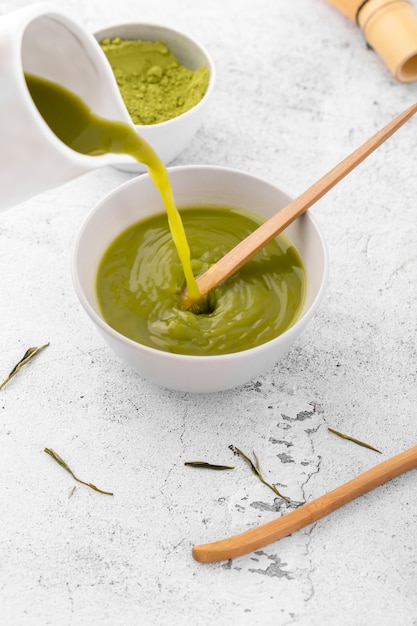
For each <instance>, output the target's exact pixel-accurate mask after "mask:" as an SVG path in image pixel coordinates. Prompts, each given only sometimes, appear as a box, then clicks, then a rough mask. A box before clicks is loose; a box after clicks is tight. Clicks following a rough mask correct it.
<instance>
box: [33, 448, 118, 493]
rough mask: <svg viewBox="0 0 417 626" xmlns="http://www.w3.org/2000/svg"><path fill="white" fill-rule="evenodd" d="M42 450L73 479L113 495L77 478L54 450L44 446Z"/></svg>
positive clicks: (95, 489) (100, 491)
mask: <svg viewBox="0 0 417 626" xmlns="http://www.w3.org/2000/svg"><path fill="white" fill-rule="evenodd" d="M44 452H46V454H49V455H50V456H51V457H52V458H53V459H54V460H55V461H56V462H57V463H58V465H60V466H61V467H63V468H64V469H65V470H66V471H67V472H68V473H69V474H71V476H72V477H73V479H74V480H76V481H77V482H78V483H81V484H82V485H87V487H90V489H94V491H98V492H99V493H104V494H105V495H106V496H112V495H113V494H112V493H111V492H110V491H103V490H102V489H99V488H98V487H96V486H95V485H93V484H92V483H86V482H85V481H84V480H80V479H79V478H77V477H76V475H75V474H74V472H73V471H72V469H71V468H70V467H69V466H68V465H67V463H66V462H65V461H64V459H62V458H61V457H60V456H59V454H57V453H56V452H54V451H53V450H52V449H51V448H45V449H44Z"/></svg>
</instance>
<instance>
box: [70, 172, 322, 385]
mask: <svg viewBox="0 0 417 626" xmlns="http://www.w3.org/2000/svg"><path fill="white" fill-rule="evenodd" d="M168 172H169V176H170V180H171V184H172V189H173V192H174V196H175V199H176V202H177V205H178V206H179V207H181V206H186V205H188V206H190V205H199V204H200V205H202V204H211V205H215V204H216V205H220V206H222V205H223V206H234V207H239V208H242V209H246V210H249V211H252V212H254V213H258V214H260V215H262V216H264V217H266V218H268V217H271V216H272V215H274V214H275V213H276V212H277V211H278V210H279V209H280V208H282V207H283V206H285V205H286V204H287V203H288V202H289V200H290V198H289V197H288V196H287V195H286V194H284V193H283V192H282V191H280V190H279V189H278V188H277V187H274V186H273V185H271V184H269V183H267V182H264V181H262V180H260V179H258V178H254V177H253V176H250V175H248V174H244V173H242V172H239V171H236V170H232V169H227V168H222V167H208V166H198V165H191V166H179V167H173V168H170V169H169V170H168ZM161 211H164V208H163V205H162V203H161V200H160V197H159V194H158V192H157V190H156V188H155V186H154V185H153V183H152V182H151V179H150V178H149V176H148V175H147V174H145V175H143V176H138V177H136V178H134V179H133V180H131V181H129V182H127V183H125V184H123V185H121V186H120V187H118V188H117V189H115V190H114V191H112V192H111V193H109V194H108V195H107V196H106V197H105V198H103V200H101V202H99V203H98V204H97V205H96V207H95V208H94V209H93V210H92V212H91V213H90V214H89V215H88V217H87V218H86V220H85V222H84V224H83V226H82V228H81V231H80V233H79V236H78V239H77V242H76V245H75V250H74V256H73V266H72V273H73V281H74V286H75V290H76V293H77V295H78V297H79V299H80V302H81V304H82V306H83V307H84V309H85V310H86V312H87V313H88V315H89V316H90V318H91V319H92V321H93V322H94V324H95V325H96V327H97V329H98V330H99V332H100V333H101V334H102V336H103V337H104V339H105V340H106V342H107V343H108V344H109V346H110V347H111V348H112V349H113V350H114V352H115V353H116V354H117V355H118V356H119V357H120V358H121V359H122V360H123V361H125V362H126V363H127V364H128V365H129V366H130V367H131V368H133V369H134V370H135V371H137V372H138V373H139V374H140V375H141V376H143V377H144V378H146V379H148V380H150V381H152V382H154V383H157V384H158V385H161V386H164V387H168V388H171V389H177V390H181V391H190V392H212V391H221V390H225V389H230V388H233V387H236V386H238V385H241V384H243V383H246V382H248V381H250V380H252V379H253V378H255V377H256V376H258V375H259V374H260V373H261V372H263V371H265V370H267V369H269V368H271V367H272V366H273V365H274V364H275V363H276V362H277V361H278V360H279V359H281V358H282V357H283V356H284V354H285V353H286V352H287V350H288V349H289V348H290V346H291V345H292V344H293V343H294V341H295V340H296V339H297V338H298V336H299V335H300V333H301V331H302V330H303V329H304V328H305V326H306V324H307V323H308V322H309V321H310V320H311V318H312V317H313V315H314V313H315V312H316V309H317V307H318V305H319V302H320V300H321V298H322V296H323V293H324V290H325V286H326V283H327V276H328V266H329V262H328V254H327V248H326V245H325V242H324V240H323V237H322V235H321V234H320V231H319V228H318V226H317V224H316V223H315V221H314V219H313V218H312V216H311V215H310V214H309V213H306V214H305V215H303V216H302V217H300V218H299V219H297V220H296V221H295V222H294V223H293V224H291V225H290V226H289V227H288V228H287V229H286V231H285V232H286V234H287V235H288V237H289V238H290V239H291V241H292V242H293V244H294V245H295V246H296V248H297V249H298V252H299V253H300V255H301V257H302V260H303V263H304V266H305V270H306V281H307V293H306V298H305V303H304V308H303V311H302V313H301V315H300V317H299V318H298V320H297V321H296V322H295V324H294V325H293V326H292V327H291V328H289V329H288V330H286V331H285V332H284V333H283V334H281V335H280V336H279V337H276V338H275V339H272V340H271V341H268V342H267V343H265V344H263V345H260V346H258V347H256V348H251V349H248V350H244V351H242V352H236V353H233V354H226V355H219V356H187V355H180V354H172V353H169V352H163V351H159V350H156V349H153V348H149V347H147V346H144V345H141V344H139V343H136V342H134V341H132V340H131V339H127V338H126V337H124V336H123V335H121V334H120V333H119V332H117V331H116V330H114V329H113V328H111V327H110V326H109V325H108V324H107V323H106V322H105V321H104V320H103V318H102V316H101V314H100V309H99V306H98V304H97V300H96V293H95V280H96V272H97V268H98V264H99V261H100V259H101V257H102V255H103V253H104V251H105V250H106V248H107V247H108V246H109V244H110V243H111V242H112V241H113V239H114V238H115V237H116V236H117V235H118V234H119V233H121V232H122V231H123V230H124V229H126V228H127V227H128V226H130V225H131V224H134V223H135V222H137V221H139V220H140V219H142V218H144V217H146V216H149V215H151V214H153V213H160V212H161Z"/></svg>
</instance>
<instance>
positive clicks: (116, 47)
mask: <svg viewBox="0 0 417 626" xmlns="http://www.w3.org/2000/svg"><path fill="white" fill-rule="evenodd" d="M100 46H101V48H102V50H103V51H104V53H105V55H106V57H107V59H108V61H109V63H110V65H111V67H112V69H113V72H114V75H115V77H116V80H117V84H118V86H119V89H120V93H121V94H122V98H123V100H124V102H125V105H126V108H127V110H128V111H129V113H130V116H131V118H132V120H133V122H134V123H135V124H141V125H147V124H158V123H159V122H165V121H166V120H169V119H172V118H173V117H177V116H178V115H181V114H182V113H185V112H186V111H188V110H189V109H191V108H192V107H193V106H195V105H196V104H197V103H198V102H200V100H201V99H202V98H203V96H204V94H205V93H206V91H207V86H208V83H209V71H208V69H207V67H205V66H202V67H199V68H198V69H197V70H195V71H192V70H190V69H188V68H186V67H184V66H183V65H181V64H180V63H179V62H178V60H177V59H176V58H175V57H174V56H173V55H172V54H171V52H170V51H169V49H168V48H167V46H166V44H165V43H164V42H162V41H141V40H130V39H120V37H116V38H115V39H103V40H102V41H101V42H100Z"/></svg>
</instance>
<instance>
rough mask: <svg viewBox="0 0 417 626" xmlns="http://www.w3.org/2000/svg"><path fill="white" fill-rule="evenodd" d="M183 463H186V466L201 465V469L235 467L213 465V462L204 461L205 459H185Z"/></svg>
mask: <svg viewBox="0 0 417 626" xmlns="http://www.w3.org/2000/svg"><path fill="white" fill-rule="evenodd" d="M184 465H188V467H201V468H202V469H212V470H233V469H235V468H234V466H232V465H213V463H206V461H187V462H185V463H184Z"/></svg>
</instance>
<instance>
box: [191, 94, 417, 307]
mask: <svg viewBox="0 0 417 626" xmlns="http://www.w3.org/2000/svg"><path fill="white" fill-rule="evenodd" d="M416 112H417V104H413V105H412V106H411V107H409V108H408V109H406V110H405V111H403V113H400V115H398V116H397V117H395V118H394V119H393V120H392V121H391V122H389V123H388V124H387V125H386V126H384V128H382V129H381V130H380V131H378V132H377V133H376V134H375V135H374V136H373V137H371V138H370V139H368V140H367V141H365V143H364V144H362V145H361V146H360V147H359V148H357V149H356V150H354V152H352V154H350V155H349V156H347V157H346V158H345V159H343V161H341V162H340V163H339V164H338V165H336V166H335V167H334V168H333V169H332V170H330V172H328V173H327V174H325V175H324V176H323V177H322V178H320V179H319V180H318V181H316V182H315V183H314V184H313V185H312V186H311V187H309V188H308V189H307V190H306V191H304V192H303V193H302V194H301V195H300V196H298V198H296V199H295V200H292V202H290V203H289V204H287V206H285V207H284V208H283V209H281V210H280V211H278V213H276V214H275V215H274V216H273V217H271V218H270V219H269V220H267V221H266V222H264V223H263V224H262V225H261V226H259V227H258V228H257V229H256V230H254V231H253V232H252V233H251V234H250V235H248V237H246V238H245V239H243V240H242V241H241V242H239V243H238V244H237V246H235V247H234V248H233V249H232V250H230V252H228V253H227V254H226V255H225V256H224V257H223V258H222V259H220V260H219V261H217V263H214V264H213V265H212V266H211V267H210V268H209V269H208V270H207V271H206V272H204V273H203V274H201V276H199V277H198V278H197V285H198V289H199V291H200V296H201V297H204V296H206V295H207V294H208V293H209V291H211V290H212V289H214V288H215V287H216V286H217V285H219V284H220V283H223V282H224V281H225V280H227V279H228V278H229V277H230V276H232V275H233V274H234V273H235V272H237V270H238V269H239V268H241V267H242V265H244V264H245V263H246V262H247V261H249V259H251V258H252V257H253V256H255V254H256V253H257V252H259V250H261V249H262V248H263V247H264V246H266V245H267V244H268V243H269V242H270V241H272V239H274V238H275V237H276V236H277V235H279V233H280V232H282V231H283V230H284V229H285V228H286V227H287V226H288V225H289V224H291V222H293V221H294V220H295V219H297V217H299V216H300V215H302V214H303V213H305V212H306V211H307V209H309V208H310V207H311V206H312V205H313V204H314V203H315V202H317V200H319V199H320V198H321V197H322V196H324V195H325V194H326V193H327V192H328V191H329V190H330V189H331V188H332V187H334V186H335V185H336V184H337V183H338V182H339V181H340V180H342V178H344V177H345V176H346V175H347V174H349V172H351V171H352V170H353V169H355V167H356V166H357V165H359V163H361V162H362V161H364V160H365V159H366V157H368V156H369V155H370V154H371V153H372V152H373V151H374V150H376V149H377V148H378V147H379V146H380V145H381V144H382V143H384V141H386V140H387V139H388V138H389V137H391V135H393V134H394V133H395V132H396V131H397V130H398V129H399V128H400V127H401V126H402V125H403V124H404V123H405V122H406V121H407V120H409V119H410V117H412V116H413V115H414V113H416ZM193 304H195V301H194V300H192V299H191V298H189V297H188V293H187V291H184V293H183V302H182V307H183V308H184V309H189V308H190V307H191V306H192V305H193Z"/></svg>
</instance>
